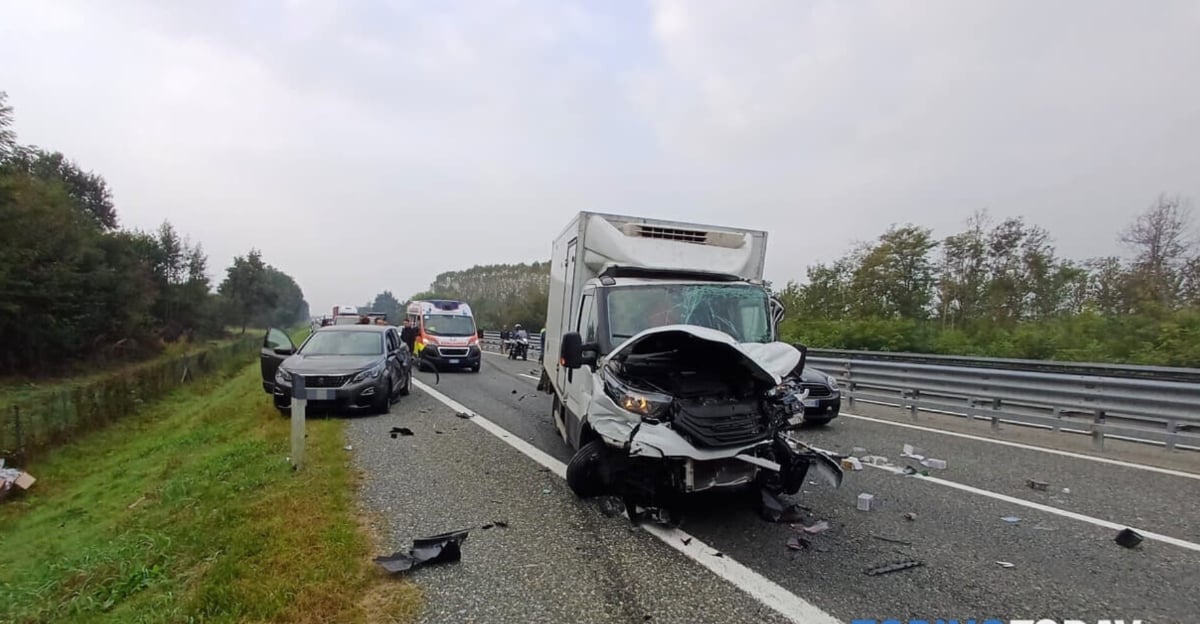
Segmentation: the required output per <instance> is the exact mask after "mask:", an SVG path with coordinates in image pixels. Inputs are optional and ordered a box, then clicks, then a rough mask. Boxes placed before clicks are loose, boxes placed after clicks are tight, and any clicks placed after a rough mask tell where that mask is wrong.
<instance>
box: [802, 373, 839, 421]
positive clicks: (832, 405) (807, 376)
mask: <svg viewBox="0 0 1200 624" xmlns="http://www.w3.org/2000/svg"><path fill="white" fill-rule="evenodd" d="M800 382H801V384H802V385H803V387H804V389H805V390H808V396H806V397H805V398H804V424H806V425H825V424H828V423H829V421H831V420H833V419H834V418H837V417H838V414H839V413H840V412H841V410H842V388H841V386H839V385H838V382H837V378H836V377H833V376H832V375H828V374H826V373H824V372H823V371H819V370H817V369H815V368H811V367H808V366H805V367H804V372H802V373H801V375H800Z"/></svg>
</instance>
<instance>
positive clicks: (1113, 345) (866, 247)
mask: <svg viewBox="0 0 1200 624" xmlns="http://www.w3.org/2000/svg"><path fill="white" fill-rule="evenodd" d="M1194 225H1195V224H1194V221H1193V218H1192V214H1191V210H1190V208H1189V206H1188V204H1187V202H1186V201H1185V200H1183V199H1182V198H1179V197H1169V196H1165V195H1164V196H1160V197H1158V198H1157V199H1156V200H1154V201H1153V202H1152V203H1151V205H1150V206H1149V207H1147V208H1146V209H1145V210H1144V211H1143V212H1142V213H1141V214H1139V215H1137V216H1136V218H1134V219H1133V220H1132V222H1131V223H1129V224H1128V226H1127V227H1125V229H1124V230H1122V231H1121V232H1120V233H1119V235H1118V236H1117V240H1116V242H1117V243H1119V244H1120V245H1122V246H1124V248H1125V249H1126V251H1127V252H1128V253H1127V254H1126V256H1125V257H1121V256H1116V255H1111V256H1104V257H1098V258H1090V259H1087V260H1084V261H1076V260H1071V259H1066V258H1062V257H1060V256H1059V255H1058V254H1057V252H1056V250H1055V247H1054V242H1053V238H1052V237H1051V236H1050V234H1049V232H1047V231H1046V230H1045V229H1043V228H1041V227H1039V226H1036V225H1031V224H1028V223H1026V222H1025V221H1024V220H1023V219H1021V218H1009V219H1003V220H998V221H997V220H993V219H992V218H990V217H989V216H988V215H987V214H986V213H983V212H980V213H976V214H975V215H973V216H972V217H971V218H970V219H969V220H968V221H967V223H966V227H965V229H964V230H963V231H961V232H958V233H956V234H953V235H951V236H947V237H945V238H942V239H940V240H938V239H935V238H934V236H933V234H932V230H930V229H929V228H923V227H919V226H916V225H913V224H905V225H894V226H892V227H890V228H889V229H888V230H887V231H885V232H884V233H883V234H881V235H879V237H878V238H876V239H875V240H873V241H870V242H866V243H861V244H858V245H856V246H855V247H854V248H853V249H851V250H850V251H849V252H848V253H847V254H845V255H844V256H842V257H840V258H838V259H836V260H834V261H832V262H828V263H818V264H815V265H813V266H810V267H808V269H807V274H806V277H807V279H806V280H805V282H804V283H798V282H795V281H791V282H789V283H788V284H787V285H786V287H785V288H783V289H782V291H780V292H779V293H778V294H779V296H780V298H781V299H782V300H783V302H784V304H785V305H786V306H787V308H788V312H789V313H788V320H786V321H785V323H784V331H783V333H784V335H785V337H786V338H787V339H789V340H793V341H797V342H804V343H805V344H808V345H810V346H814V347H827V348H844V349H866V350H883V351H912V352H922V353H942V354H960V355H979V356H994V357H1016V358H1030V359H1062V360H1077V361H1102V362H1125V363H1143V364H1161V365H1172V366H1195V365H1200V248H1198V247H1197V242H1196V239H1195V238H1194V237H1193V234H1194V229H1195V228H1194Z"/></svg>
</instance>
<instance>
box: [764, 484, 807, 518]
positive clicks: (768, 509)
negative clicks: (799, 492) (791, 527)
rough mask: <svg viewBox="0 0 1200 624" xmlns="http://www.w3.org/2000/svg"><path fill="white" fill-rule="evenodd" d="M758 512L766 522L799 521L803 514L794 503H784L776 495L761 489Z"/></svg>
mask: <svg viewBox="0 0 1200 624" xmlns="http://www.w3.org/2000/svg"><path fill="white" fill-rule="evenodd" d="M761 503H762V504H761V505H760V506H759V512H760V513H761V514H762V517H763V519H764V520H766V521H767V522H799V521H800V520H803V519H804V514H803V513H801V512H800V508H799V507H798V506H797V505H796V504H795V503H789V504H786V505H785V504H784V503H783V501H781V500H779V498H778V497H777V496H775V495H774V494H772V493H770V492H768V491H767V490H765V489H764V490H762V496H761Z"/></svg>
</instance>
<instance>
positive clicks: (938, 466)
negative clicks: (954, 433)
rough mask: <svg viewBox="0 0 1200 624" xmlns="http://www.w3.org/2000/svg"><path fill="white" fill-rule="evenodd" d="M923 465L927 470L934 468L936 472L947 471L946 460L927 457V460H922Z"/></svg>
mask: <svg viewBox="0 0 1200 624" xmlns="http://www.w3.org/2000/svg"><path fill="white" fill-rule="evenodd" d="M921 465H922V466H925V467H926V468H933V469H934V470H945V469H946V460H944V459H934V458H932V457H926V458H925V459H922V460H921Z"/></svg>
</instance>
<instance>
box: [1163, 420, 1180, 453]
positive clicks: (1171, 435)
mask: <svg viewBox="0 0 1200 624" xmlns="http://www.w3.org/2000/svg"><path fill="white" fill-rule="evenodd" d="M1178 433H1179V423H1177V422H1175V420H1174V419H1172V420H1168V421H1167V441H1166V443H1165V445H1166V448H1167V450H1168V451H1174V450H1175V436H1176V435H1177V434H1178Z"/></svg>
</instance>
